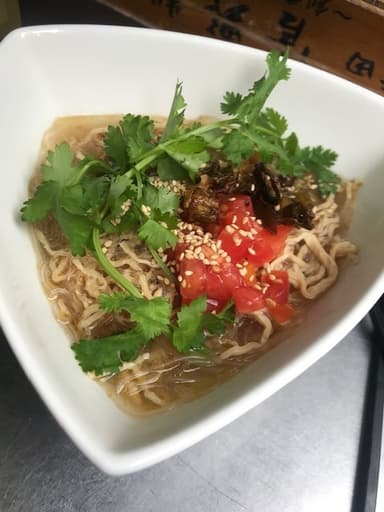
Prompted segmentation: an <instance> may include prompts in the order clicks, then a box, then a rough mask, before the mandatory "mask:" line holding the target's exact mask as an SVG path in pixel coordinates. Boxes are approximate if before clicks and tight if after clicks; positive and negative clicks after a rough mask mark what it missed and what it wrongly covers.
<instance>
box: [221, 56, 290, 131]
mask: <svg viewBox="0 0 384 512" xmlns="http://www.w3.org/2000/svg"><path fill="white" fill-rule="evenodd" d="M287 59H288V52H286V53H285V54H284V55H283V56H282V57H280V54H279V52H278V51H277V50H272V51H271V52H270V53H269V54H268V55H267V65H268V72H267V74H266V75H264V76H263V77H262V78H261V79H260V80H257V81H256V82H255V83H254V84H253V86H252V88H251V89H250V90H249V93H248V94H247V95H246V96H241V95H240V94H235V93H233V92H227V93H226V94H225V96H224V101H223V103H221V111H222V112H223V113H224V114H230V115H232V116H234V117H236V119H237V120H238V121H240V122H241V123H244V124H246V125H248V124H251V123H252V122H254V121H255V120H256V119H257V117H258V115H259V113H260V111H261V109H262V108H263V106H264V104H265V102H266V101H267V99H268V97H269V95H270V94H271V92H272V91H273V89H274V88H275V87H276V85H277V84H278V82H280V80H288V78H289V75H290V70H289V68H288V66H287V64H286V63H287Z"/></svg>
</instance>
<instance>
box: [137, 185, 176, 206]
mask: <svg viewBox="0 0 384 512" xmlns="http://www.w3.org/2000/svg"><path fill="white" fill-rule="evenodd" d="M142 202H143V204H145V205H148V206H150V207H151V208H152V210H154V209H157V210H160V212H161V213H166V212H170V213H173V212H175V211H176V210H177V208H178V207H179V203H180V197H179V196H178V195H177V194H175V193H174V192H172V191H171V190H168V189H167V188H165V187H163V188H156V187H154V186H153V185H147V186H146V187H145V188H144V190H143V201H142Z"/></svg>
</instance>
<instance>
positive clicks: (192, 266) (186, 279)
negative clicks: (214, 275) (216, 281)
mask: <svg viewBox="0 0 384 512" xmlns="http://www.w3.org/2000/svg"><path fill="white" fill-rule="evenodd" d="M180 276H181V279H182V281H181V285H180V293H181V296H182V298H183V302H190V301H191V300H193V299H197V297H200V295H203V294H204V293H205V288H206V284H207V269H206V266H205V265H204V263H203V262H202V261H201V260H187V259H183V260H182V261H181V262H180Z"/></svg>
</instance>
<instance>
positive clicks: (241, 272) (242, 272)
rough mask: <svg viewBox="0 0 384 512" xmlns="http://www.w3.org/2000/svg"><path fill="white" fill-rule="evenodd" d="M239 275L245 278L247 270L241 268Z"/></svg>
mask: <svg viewBox="0 0 384 512" xmlns="http://www.w3.org/2000/svg"><path fill="white" fill-rule="evenodd" d="M239 273H240V275H241V276H246V275H247V269H246V268H244V267H243V268H241V269H240V270H239Z"/></svg>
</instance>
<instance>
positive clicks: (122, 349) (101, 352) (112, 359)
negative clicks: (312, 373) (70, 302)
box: [71, 328, 148, 375]
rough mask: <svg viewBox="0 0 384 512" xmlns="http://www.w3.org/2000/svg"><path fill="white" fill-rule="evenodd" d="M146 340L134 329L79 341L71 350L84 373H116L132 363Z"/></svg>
mask: <svg viewBox="0 0 384 512" xmlns="http://www.w3.org/2000/svg"><path fill="white" fill-rule="evenodd" d="M147 342H148V339H147V338H146V337H145V336H144V335H143V333H142V332H141V331H140V330H139V329H136V328H133V329H131V330H129V331H127V332H123V333H121V334H115V335H113V336H106V337H104V338H97V339H93V340H80V341H79V342H78V343H73V344H72V345H71V349H72V350H73V352H74V353H75V357H76V359H77V361H78V363H79V365H80V367H81V368H82V370H83V371H84V372H94V373H95V375H103V374H106V373H107V374H108V373H116V372H118V371H119V369H120V367H121V365H122V364H123V363H124V362H127V361H132V360H133V359H135V358H136V357H137V355H138V353H139V350H140V349H141V348H142V347H144V346H145V345H146V344H147Z"/></svg>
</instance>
